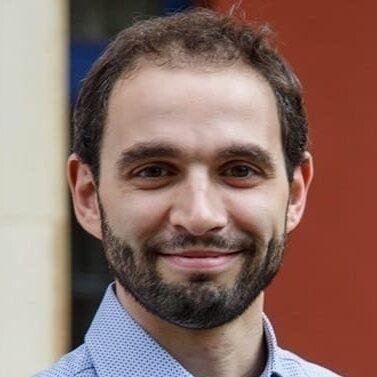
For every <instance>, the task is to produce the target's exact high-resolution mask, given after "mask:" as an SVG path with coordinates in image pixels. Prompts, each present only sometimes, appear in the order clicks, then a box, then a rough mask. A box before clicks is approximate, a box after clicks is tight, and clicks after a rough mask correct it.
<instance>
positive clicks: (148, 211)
mask: <svg viewBox="0 0 377 377" xmlns="http://www.w3.org/2000/svg"><path fill="white" fill-rule="evenodd" d="M151 142H153V143H156V142H158V143H160V144H164V145H166V144H168V145H169V146H173V147H174V148H175V149H177V150H178V151H179V152H180V155H179V156H174V157H158V158H156V157H151V158H148V159H145V160H143V161H136V162H135V161H134V162H132V163H130V161H128V162H127V161H126V163H124V161H123V163H120V162H119V161H121V156H122V153H123V154H124V152H125V151H126V152H127V151H129V150H130V149H131V148H134V147H135V146H140V145H141V143H143V145H146V144H148V143H151ZM148 145H149V144H148ZM232 145H233V146H234V145H237V146H247V147H250V146H252V147H253V148H254V147H257V148H258V150H261V151H263V153H264V155H266V156H267V157H268V163H266V161H261V160H260V159H258V158H256V157H251V156H237V157H231V156H228V157H226V158H224V156H219V151H220V150H223V149H226V148H229V147H230V146H232ZM100 158H101V170H100V184H99V187H96V186H95V181H94V179H93V176H92V174H91V171H90V169H89V167H88V166H87V165H85V164H83V163H82V162H80V159H79V158H78V157H77V156H76V155H74V154H73V155H71V156H70V158H69V161H68V180H69V184H70V189H71V193H72V197H73V202H74V208H75V213H76V217H77V219H78V221H79V222H80V224H81V225H82V226H83V227H84V229H86V230H87V231H88V232H89V233H91V234H92V235H93V236H95V237H97V238H99V239H102V232H101V213H100V209H99V198H98V196H97V195H99V197H100V202H101V204H102V207H103V210H104V212H105V213H106V218H107V221H108V225H109V226H110V227H111V229H112V231H113V233H114V235H115V236H117V237H119V238H122V239H124V240H127V242H128V243H129V245H130V246H131V247H132V248H133V249H134V250H138V249H139V248H140V247H141V245H143V244H144V242H145V241H146V240H148V239H151V238H153V237H162V238H169V237H171V236H172V235H174V234H178V233H185V234H190V235H193V236H198V237H201V236H206V235H212V234H215V235H216V234H217V235H221V236H223V237H230V236H237V235H240V234H244V233H248V234H256V235H258V237H259V238H260V239H261V240H262V241H263V242H264V243H266V244H267V243H268V241H269V240H270V239H271V238H272V237H279V236H281V235H282V234H284V232H285V230H286V231H287V233H289V232H291V231H292V230H293V229H294V228H295V227H296V226H297V225H298V223H299V222H300V219H301V217H302V214H303V211H304V207H305V202H306V196H307V191H308V188H309V185H310V182H311V179H312V175H313V169H312V159H311V156H310V155H309V154H308V153H307V154H306V159H305V161H304V162H303V163H302V164H301V165H300V166H298V167H297V168H296V169H295V172H294V177H293V181H292V182H291V183H289V182H288V179H287V175H286V167H285V163H284V154H283V150H282V143H281V136H280V124H279V119H278V112H277V107H276V101H275V97H274V94H273V92H272V90H271V88H270V86H269V85H268V83H267V82H266V81H265V80H264V79H263V78H262V77H261V76H260V75H259V74H258V73H256V72H255V71H253V70H252V69H251V68H250V67H246V66H243V65H235V66H232V67H227V68H221V69H220V68H217V69H205V70H204V69H200V67H199V68H195V69H194V68H190V69H189V68H184V69H183V68H180V69H167V68H163V67H159V68H157V67H153V66H142V67H141V68H139V70H138V71H137V72H136V73H135V74H134V75H133V76H132V77H131V78H127V79H123V80H119V81H118V82H117V83H116V85H115V87H114V88H113V91H112V94H111V97H110V101H109V108H108V116H107V120H106V127H105V133H104V139H103V144H102V149H101V153H100ZM152 166H153V167H152ZM156 166H157V171H156ZM146 168H148V169H146ZM151 169H152V170H151ZM156 172H157V173H156ZM156 174H157V177H155V176H153V175H156ZM240 175H241V176H240ZM244 175H246V176H244ZM152 176H153V177H152ZM97 193H98V194H97ZM261 257H263V255H261ZM243 262H244V259H243V257H242V254H240V255H238V256H237V258H235V259H234V261H233V262H232V263H231V264H230V265H229V266H227V267H226V268H225V269H223V270H221V271H216V272H214V273H209V275H208V276H210V279H212V280H211V281H212V282H213V284H217V285H221V286H224V287H232V286H233V285H234V283H235V280H236V279H237V276H238V275H239V273H240V271H241V268H242V266H243ZM156 269H157V271H158V273H159V275H160V276H161V277H162V279H163V280H164V281H165V282H167V283H172V284H175V283H179V284H186V283H187V282H188V280H189V279H190V276H191V275H192V274H193V273H194V272H195V271H192V270H189V271H187V270H185V271H182V270H179V269H177V268H175V267H174V266H172V265H171V264H170V263H168V262H167V261H166V259H165V258H162V257H161V258H158V259H157V261H156ZM116 291H117V296H118V298H119V300H120V302H121V303H122V305H123V306H124V307H125V308H126V309H127V310H128V311H129V313H130V314H131V315H132V316H133V317H134V318H135V319H136V320H137V321H138V322H139V324H140V325H141V326H142V327H144V328H145V329H146V330H147V331H148V332H149V333H150V334H151V335H152V336H153V337H154V338H156V339H157V340H158V342H159V343H160V344H161V345H162V346H163V347H165V349H166V350H167V351H168V352H170V353H171V354H172V355H173V356H174V357H175V358H176V359H177V360H178V361H179V362H180V363H181V364H182V365H183V366H184V367H185V368H186V369H187V370H189V371H190V372H191V373H192V374H194V375H195V376H206V377H210V376H217V377H221V376H227V377H233V376H234V377H235V376H237V377H238V376H257V375H259V373H261V371H262V370H263V368H264V364H265V359H266V351H265V346H264V342H263V328H262V311H263V293H261V294H260V295H259V296H258V297H257V298H256V299H255V300H254V302H253V303H252V304H251V305H250V306H249V307H248V308H247V310H246V311H245V312H244V313H243V314H242V315H241V316H239V317H238V318H236V319H235V320H233V321H231V322H229V323H226V324H224V325H221V326H218V327H215V328H212V329H203V330H191V329H188V328H184V327H180V326H177V325H174V324H172V323H169V322H168V321H164V320H162V319H161V318H159V317H158V316H156V315H153V314H151V313H149V312H148V311H147V310H145V309H144V308H143V307H142V306H141V305H140V304H139V303H138V302H137V301H135V300H134V298H133V297H132V296H131V295H130V294H129V293H128V292H127V291H126V290H125V289H124V288H123V287H122V286H121V285H120V284H119V283H118V282H117V284H116Z"/></svg>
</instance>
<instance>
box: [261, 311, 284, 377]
mask: <svg viewBox="0 0 377 377" xmlns="http://www.w3.org/2000/svg"><path fill="white" fill-rule="evenodd" d="M263 329H264V337H265V340H266V344H267V355H268V356H267V363H266V367H265V369H264V371H263V373H262V375H261V377H286V376H285V373H284V370H283V368H282V366H281V362H280V358H279V346H278V344H277V340H276V336H275V332H274V329H273V327H272V325H271V322H270V321H269V319H268V318H267V316H266V314H264V313H263Z"/></svg>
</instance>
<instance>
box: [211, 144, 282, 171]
mask: <svg viewBox="0 0 377 377" xmlns="http://www.w3.org/2000/svg"><path fill="white" fill-rule="evenodd" d="M218 157H219V158H221V159H224V160H225V159H228V158H246V159H249V160H252V161H254V162H255V163H257V164H259V165H261V166H263V167H264V168H265V169H267V170H269V171H271V172H273V171H275V170H276V166H275V163H274V161H273V159H272V157H271V154H270V153H269V152H268V151H266V150H265V149H264V148H262V147H260V146H258V145H255V144H252V143H246V144H232V145H230V146H229V147H227V148H222V149H220V150H219V151H218Z"/></svg>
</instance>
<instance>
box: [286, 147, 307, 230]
mask: <svg viewBox="0 0 377 377" xmlns="http://www.w3.org/2000/svg"><path fill="white" fill-rule="evenodd" d="M312 178H313V159H312V156H311V154H310V153H309V152H305V158H304V161H303V162H302V163H301V164H300V166H297V167H296V168H295V170H294V173H293V180H292V182H291V184H290V198H289V204H288V211H287V232H288V233H289V232H291V231H292V230H293V229H295V228H296V226H297V225H298V224H299V222H300V220H301V218H302V215H303V213H304V209H305V204H306V197H307V195H308V190H309V186H310V183H311V181H312Z"/></svg>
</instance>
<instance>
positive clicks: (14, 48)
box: [0, 0, 69, 377]
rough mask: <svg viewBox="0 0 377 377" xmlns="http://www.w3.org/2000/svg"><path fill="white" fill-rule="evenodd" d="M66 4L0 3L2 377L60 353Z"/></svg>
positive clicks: (64, 278) (63, 339)
mask: <svg viewBox="0 0 377 377" xmlns="http://www.w3.org/2000/svg"><path fill="white" fill-rule="evenodd" d="M67 2H68V1H65V0H33V1H25V0H0V375H1V376H7V377H13V376H15V377H20V376H30V375H31V374H33V373H34V372H37V371H38V370H39V369H41V368H45V367H47V366H48V365H49V364H50V363H52V362H54V361H55V360H56V358H57V357H58V356H59V355H60V354H61V353H63V352H64V351H65V350H66V346H67V341H68V339H69V333H68V329H69V323H68V320H69V297H68V292H69V286H68V285H69V275H68V274H69V270H68V262H69V254H68V248H67V246H68V239H67V236H68V232H67V207H68V206H67V204H66V200H67V195H66V185H65V178H64V177H65V173H64V165H65V156H66V151H67V139H68V129H69V124H68V117H67V108H68V107H67V94H66V90H67V81H68V80H67V67H66V66H67V40H68V37H67V32H68V30H67V17H68V14H67Z"/></svg>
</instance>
